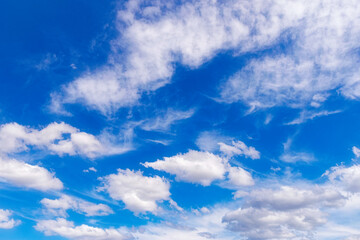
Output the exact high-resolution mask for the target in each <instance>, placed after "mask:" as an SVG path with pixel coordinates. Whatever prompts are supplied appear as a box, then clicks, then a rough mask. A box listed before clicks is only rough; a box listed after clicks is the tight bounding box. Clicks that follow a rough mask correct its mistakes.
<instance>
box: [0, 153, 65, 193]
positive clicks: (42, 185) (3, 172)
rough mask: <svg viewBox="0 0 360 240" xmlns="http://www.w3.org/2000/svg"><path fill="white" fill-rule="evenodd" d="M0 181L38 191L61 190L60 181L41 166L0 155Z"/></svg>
mask: <svg viewBox="0 0 360 240" xmlns="http://www.w3.org/2000/svg"><path fill="white" fill-rule="evenodd" d="M0 181H1V182H6V183H9V184H13V185H15V186H19V187H25V188H32V189H36V190H40V191H48V190H61V189H62V188H63V184H62V182H61V181H60V180H59V179H58V178H56V177H55V176H54V173H51V172H49V171H48V170H46V169H45V168H43V167H40V166H37V165H30V164H27V163H24V162H22V161H18V160H16V159H9V158H1V157H0Z"/></svg>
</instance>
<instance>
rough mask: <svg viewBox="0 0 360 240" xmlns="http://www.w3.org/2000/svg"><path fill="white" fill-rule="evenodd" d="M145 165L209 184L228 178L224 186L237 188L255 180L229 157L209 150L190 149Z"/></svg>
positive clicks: (184, 179)
mask: <svg viewBox="0 0 360 240" xmlns="http://www.w3.org/2000/svg"><path fill="white" fill-rule="evenodd" d="M143 165H144V166H145V167H151V168H153V169H156V170H159V171H164V172H167V173H170V174H174V175H175V176H176V177H175V179H176V180H177V181H184V182H190V183H198V184H200V185H202V186H209V185H210V184H211V183H212V182H214V181H216V180H225V177H226V179H227V182H226V183H227V184H225V185H224V184H223V183H225V182H221V183H222V184H221V185H222V186H223V187H230V188H234V187H235V188H237V187H240V186H251V185H253V184H254V180H253V178H252V176H251V174H250V173H249V172H247V171H246V170H244V169H243V168H241V167H232V166H230V164H229V163H228V159H226V158H222V157H220V156H218V155H215V154H213V153H209V152H201V151H195V150H190V151H189V152H187V153H184V154H177V155H175V156H172V157H164V159H163V160H157V161H155V162H145V163H144V164H143Z"/></svg>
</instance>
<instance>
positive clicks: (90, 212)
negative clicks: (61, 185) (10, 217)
mask: <svg viewBox="0 0 360 240" xmlns="http://www.w3.org/2000/svg"><path fill="white" fill-rule="evenodd" d="M41 204H42V205H43V206H44V207H45V208H46V209H47V210H48V211H49V212H50V213H53V214H55V215H62V216H66V211H67V210H69V209H71V210H73V211H75V212H78V213H81V214H85V215H86V216H106V215H109V214H112V213H114V212H113V211H112V209H111V208H110V207H109V206H107V205H105V204H101V203H100V204H94V203H91V202H88V201H85V200H82V199H79V198H75V197H71V196H68V195H65V194H64V195H62V196H61V197H60V198H58V199H48V198H44V199H42V200H41Z"/></svg>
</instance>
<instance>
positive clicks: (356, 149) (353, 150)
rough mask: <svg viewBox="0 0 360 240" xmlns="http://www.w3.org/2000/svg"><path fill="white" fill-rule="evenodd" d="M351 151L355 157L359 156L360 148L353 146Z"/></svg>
mask: <svg viewBox="0 0 360 240" xmlns="http://www.w3.org/2000/svg"><path fill="white" fill-rule="evenodd" d="M352 152H353V153H354V155H355V157H357V158H358V157H360V149H359V148H357V147H355V146H353V147H352Z"/></svg>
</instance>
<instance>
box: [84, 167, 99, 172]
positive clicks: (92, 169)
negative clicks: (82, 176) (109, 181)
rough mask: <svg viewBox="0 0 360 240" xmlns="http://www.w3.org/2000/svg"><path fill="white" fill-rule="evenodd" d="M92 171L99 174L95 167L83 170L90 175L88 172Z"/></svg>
mask: <svg viewBox="0 0 360 240" xmlns="http://www.w3.org/2000/svg"><path fill="white" fill-rule="evenodd" d="M90 171H91V172H95V173H96V172H97V170H96V168H94V167H89V169H84V170H83V172H86V173H88V172H90Z"/></svg>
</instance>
